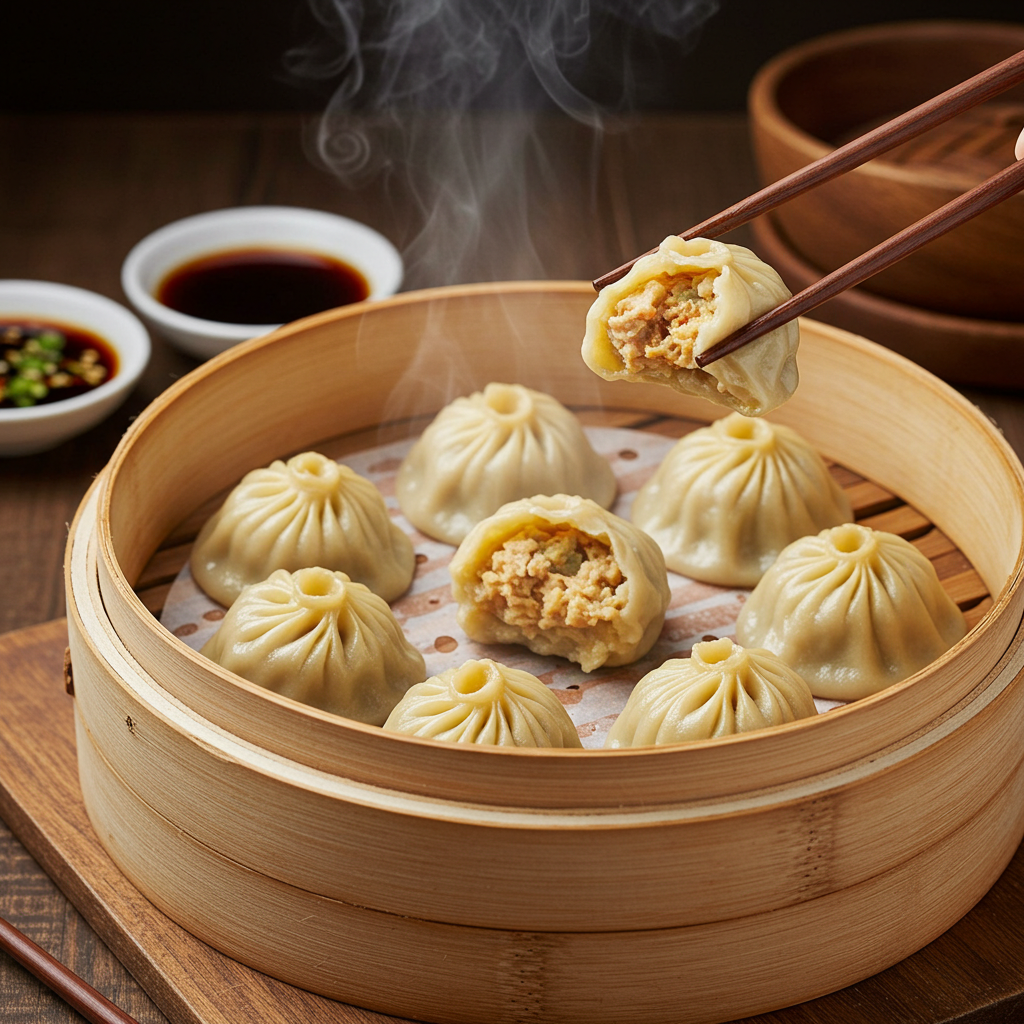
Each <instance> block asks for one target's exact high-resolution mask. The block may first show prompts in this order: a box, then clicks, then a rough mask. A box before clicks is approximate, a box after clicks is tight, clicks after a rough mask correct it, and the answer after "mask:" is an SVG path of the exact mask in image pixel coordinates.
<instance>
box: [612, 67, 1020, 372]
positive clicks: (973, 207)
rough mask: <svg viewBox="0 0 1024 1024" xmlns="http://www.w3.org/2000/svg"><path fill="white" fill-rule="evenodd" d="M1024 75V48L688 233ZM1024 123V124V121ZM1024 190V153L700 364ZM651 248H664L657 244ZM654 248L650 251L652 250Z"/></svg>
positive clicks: (797, 187) (846, 166) (915, 130)
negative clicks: (1020, 157)
mask: <svg viewBox="0 0 1024 1024" xmlns="http://www.w3.org/2000/svg"><path fill="white" fill-rule="evenodd" d="M1018 82H1024V50H1022V51H1021V52H1020V53H1017V54H1015V55H1014V56H1012V57H1009V58H1007V59H1006V60H1004V61H1002V62H1001V63H999V64H996V65H994V66H993V67H991V68H989V69H988V70H987V71H983V72H982V73H981V74H980V75H975V76H974V78H969V79H968V80H967V81H966V82H961V83H960V84H959V85H957V86H955V87H954V88H952V89H949V90H947V91H946V92H944V93H941V94H940V95H938V96H936V97H934V98H933V99H930V100H928V102H926V103H922V104H921V105H920V106H917V107H914V109H913V110H909V111H907V112H906V113H905V114H901V115H900V116H899V117H896V118H893V120H891V121H888V122H886V123H885V124H883V125H881V126H880V127H879V128H875V129H874V130H873V131H870V132H868V133H867V134H866V135H862V136H861V137H860V138H859V139H854V140H853V142H850V143H847V145H845V146H842V147H840V148H839V149H836V150H834V151H833V152H831V153H829V154H828V155H827V156H823V157H822V158H821V159H820V160H815V161H814V162H813V163H810V164H807V166H806V167H801V168H800V169H799V170H798V171H794V172H793V173H792V174H789V175H787V176H786V177H785V178H780V179H779V180H778V181H776V182H775V183H774V184H772V185H769V186H768V187H767V188H763V189H761V191H760V192H755V193H754V194H753V195H752V196H748V197H747V198H746V199H744V200H741V201H740V202H738V203H736V204H735V205H734V206H730V207H729V208H728V209H726V210H723V211H722V212H721V213H717V214H715V216H713V217H710V218H708V219H707V220H705V221H702V222H701V223H700V224H697V225H695V226H694V227H692V228H690V229H689V230H688V231H684V232H683V233H682V234H681V235H680V238H683V239H691V238H698V237H704V238H714V237H715V236H716V235H720V234H722V233H723V232H725V231H729V230H730V229H732V228H736V227H739V226H740V225H741V224H746V223H747V221H750V220H753V219H754V218H755V217H759V216H760V215H761V214H763V213H767V212H768V211H769V210H774V209H775V208H776V207H777V206H781V205H782V204H783V203H785V202H786V201H787V200H790V199H793V198H795V197H796V196H799V195H802V194H803V193H804V192H807V191H809V190H810V189H812V188H815V187H816V186H817V185H821V184H823V183H824V182H826V181H830V180H831V179H832V178H837V177H838V176H839V175H841V174H844V173H845V172H846V171H849V170H852V169H853V168H854V167H859V166H860V165H861V164H863V163H866V162H867V161H868V160H871V159H873V158H874V157H876V156H879V155H880V154H882V153H885V152H887V151H888V150H890V149H893V148H895V147H896V146H898V145H900V144H901V143H903V142H906V141H908V140H909V139H912V138H915V137H916V136H918V135H920V134H922V133H923V132H926V131H928V129H929V128H933V127H935V125H938V124H942V122H943V121H948V120H949V119H950V118H952V117H955V116H956V115H957V114H960V113H962V112H963V111H965V110H968V109H970V108H971V107H973V106H976V105H977V104H979V103H984V102H985V101H986V100H988V99H991V98H992V97H993V96H998V95H999V94H1000V93H1001V92H1004V91H1005V90H1006V89H1009V88H1010V87H1011V86H1013V85H1016V84H1017V83H1018ZM1022 127H1024V125H1022ZM1022 189H1024V159H1019V160H1016V161H1015V162H1014V163H1012V164H1011V165H1010V166H1009V167H1007V168H1005V169H1004V170H1002V171H1000V172H999V173H997V174H994V175H993V176H992V177H991V178H989V179H988V180H987V181H985V182H982V184H980V185H978V186H977V187H976V188H973V189H971V190H970V191H969V192H965V193H964V194H963V195H962V196H960V197H958V198H957V199H954V200H953V201H952V202H950V203H947V204H946V205H945V206H942V207H940V208H939V209H938V210H936V211H935V212H934V213H930V214H929V215H928V216H927V217H922V218H921V220H919V221H917V222H916V223H915V224H911V225H910V227H908V228H904V230H903V231H900V232H898V233H897V234H895V235H893V236H892V237H891V238H889V239H887V240H886V241H884V242H881V243H880V244H879V245H876V246H875V247H874V248H873V249H870V250H869V251H868V252H866V253H864V254H863V255H862V256H858V257H857V258H856V259H855V260H851V261H850V262H849V263H847V264H845V265H844V266H842V267H840V268H839V269H838V270H835V271H833V272H832V273H831V274H829V275H827V276H826V277H823V278H821V279H820V280H819V281H816V282H815V283H814V284H812V285H811V286H810V287H808V288H805V289H804V290H803V291H802V292H799V293H797V294H796V295H794V296H793V297H792V298H791V299H787V300H786V301H785V302H783V303H781V304H780V305H778V306H776V307H775V308H774V309H771V310H769V311H768V312H767V313H764V314H762V315H761V316H759V317H757V318H756V319H754V320H751V321H750V323H748V324H746V325H745V326H744V327H742V328H740V329H739V330H738V331H735V332H734V333H733V334H730V335H729V336H728V337H726V338H723V339H722V340H721V341H719V342H716V343H715V344H714V345H712V346H711V347H710V348H709V349H708V350H707V351H706V352H703V353H701V354H700V355H698V356H697V357H696V362H697V365H698V366H700V367H704V366H707V365H708V364H709V363H713V362H714V361H715V360H716V359H721V358H722V356H726V355H729V354H730V353H731V352H735V351H736V350H737V349H738V348H742V347H743V346H744V345H746V344H749V343H750V342H751V341H753V340H754V339H755V338H759V337H760V336H761V335H762V334H767V333H768V332H769V331H772V330H774V329H775V328H776V327H780V326H782V324H784V323H786V322H787V321H789V320H793V319H795V318H796V317H798V316H802V315H803V314H804V313H807V312H809V311H810V310H812V309H814V307H815V306H820V305H821V304H822V303H823V302H827V301H828V300H829V299H831V298H833V297H834V296H836V295H838V294H839V293H840V292H843V291H846V289H847V288H852V287H853V286H854V285H857V284H860V283H861V281H866V280H867V279H868V278H869V277H871V276H873V275H874V274H877V273H878V272H879V271H881V270H885V268H886V267H889V266H891V265H892V264H893V263H896V262H897V261H898V260H901V259H903V257H904V256H907V255H909V254H910V253H912V252H914V251H915V250H917V249H920V248H921V247H922V246H923V245H927V244H928V242H930V241H932V240H933V239H935V238H938V237H939V236H940V235H944V234H945V233H946V232H947V231H952V230H953V228H955V227H957V226H959V225H960V224H963V223H964V222H965V221H968V220H970V219H971V218H972V217H977V216H978V214H980V213H984V212H985V210H988V209H990V208H991V207H993V206H995V205H997V204H998V203H1001V202H1003V200H1005V199H1008V198H1009V197H1010V196H1012V195H1015V194H1016V193H1017V192H1020V191H1021V190H1022ZM650 252H657V250H656V249H652V250H650ZM644 255H645V256H646V255H650V253H644ZM637 259H640V257H639V256H638V257H636V259H633V260H630V261H629V262H628V263H624V264H623V265H622V266H621V267H618V268H617V269H615V270H612V271H610V272H609V273H607V274H605V275H603V276H602V277H599V278H597V279H596V280H595V281H594V288H595V289H597V290H598V291H600V290H601V289H602V288H604V287H605V285H608V284H612V283H613V282H615V281H618V280H619V279H620V278H622V277H624V276H625V275H626V274H627V273H628V271H629V270H630V269H631V268H632V266H633V264H634V263H635V262H636V260H637Z"/></svg>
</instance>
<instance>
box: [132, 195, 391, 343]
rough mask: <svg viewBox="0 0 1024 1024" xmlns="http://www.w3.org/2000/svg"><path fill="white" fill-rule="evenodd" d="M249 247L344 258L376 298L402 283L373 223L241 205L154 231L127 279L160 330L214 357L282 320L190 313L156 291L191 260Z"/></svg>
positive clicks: (136, 301) (141, 309) (136, 303)
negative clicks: (237, 319) (206, 316)
mask: <svg viewBox="0 0 1024 1024" xmlns="http://www.w3.org/2000/svg"><path fill="white" fill-rule="evenodd" d="M245 248H260V249H268V250H273V249H280V250H285V251H287V250H305V251H308V252H312V253H318V254H321V255H323V256H327V257H331V258H333V259H336V260H340V261H341V262H343V263H347V264H348V265H349V266H351V267H353V268H355V269H356V270H357V271H359V273H360V274H362V276H363V277H364V278H365V279H366V282H367V285H368V287H369V295H368V299H370V300H373V299H381V298H385V297H386V296H388V295H393V294H394V293H395V292H396V291H397V290H398V288H399V287H400V285H401V283H402V273H403V267H402V258H401V256H400V255H399V253H398V250H397V249H396V248H395V247H394V246H393V245H392V244H391V242H389V241H388V240H387V239H386V238H385V237H384V236H383V235H381V234H380V233H379V232H377V231H374V230H373V228H370V227H367V226H366V225H365V224H361V223H359V222H358V221H355V220H351V219H349V218H348V217H340V216H338V215H336V214H333V213H325V212H323V211H321V210H309V209H303V208H301V207H294V206H238V207H231V208H229V209H224V210H213V211H211V212H209V213H200V214H196V215H195V216H192V217H185V218H184V219H182V220H178V221H174V222H173V223H171V224H167V225H165V226H164V227H162V228H159V229H158V230H156V231H154V232H153V233H152V234H150V235H147V236H146V237H145V238H143V239H142V241H140V242H139V243H138V244H136V245H135V247H134V248H133V249H132V250H131V252H129V253H128V256H127V257H126V259H125V261H124V264H123V265H122V268H121V285H122V287H123V288H124V291H125V294H126V295H127V296H128V300H129V301H130V302H131V304H132V306H133V307H134V308H135V310H136V312H137V313H138V314H139V315H140V316H141V317H142V319H143V320H144V321H145V322H146V323H147V324H148V326H149V327H150V329H151V330H152V331H154V332H156V333H157V334H159V335H160V336H161V337H163V338H166V339H167V340H168V341H169V342H171V344H173V345H175V346H176V347H178V348H179V349H181V350H182V351H184V352H186V353H188V354H189V355H191V356H194V357H195V358H197V359H209V358H210V357H211V356H214V355H216V354H217V353H218V352H223V351H224V350H225V349H227V348H229V347H230V346H232V345H235V344H237V343H238V342H240V341H246V340H247V339H249V338H255V337H258V336H259V335H261V334H266V333H267V332H268V331H272V330H274V329H275V328H277V327H280V326H281V325H280V324H279V323H270V324H243V323H225V322H222V321H219V320H208V319H203V318H200V317H197V316H190V315H189V314H187V313H182V312H179V311H178V310H175V309H171V308H170V307H169V306H167V305H165V304H164V303H162V302H160V301H159V300H158V299H157V298H156V293H157V291H158V289H159V288H160V286H161V283H162V282H163V281H164V280H165V279H166V278H167V277H168V275H170V274H171V273H172V272H173V271H175V270H177V269H179V268H180V267H182V266H184V265H186V264H188V263H189V262H191V261H193V260H196V259H199V258H202V257H204V256H209V255H213V254H216V253H221V252H228V251H231V250H239V249H245Z"/></svg>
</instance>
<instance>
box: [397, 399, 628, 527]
mask: <svg viewBox="0 0 1024 1024" xmlns="http://www.w3.org/2000/svg"><path fill="white" fill-rule="evenodd" d="M615 490H616V485H615V475H614V473H613V472H612V468H611V466H610V465H609V463H608V461H607V460H606V459H604V458H602V457H601V456H600V455H598V454H597V452H595V451H594V449H593V448H592V447H591V445H590V442H589V441H588V440H587V437H586V434H584V432H583V428H582V427H581V426H580V424H579V421H578V420H577V419H576V417H575V416H574V415H573V414H572V413H571V412H570V411H569V410H568V409H566V408H565V406H563V405H562V404H561V403H560V402H558V401H557V400H556V399H554V398H552V397H551V396H550V395H545V394H543V393H541V392H539V391H531V390H530V389H529V388H525V387H523V386H522V385H520V384H488V385H487V387H485V388H484V390H483V391H482V392H477V393H476V394H473V395H470V396H469V397H468V398H456V399H455V401H454V402H452V403H451V404H450V405H448V406H446V407H445V408H444V409H442V410H441V411H440V412H439V413H438V414H437V417H436V418H435V419H434V421H433V422H432V423H431V424H430V426H429V427H427V429H426V430H425V431H424V432H423V435H422V436H421V437H420V439H419V440H418V441H417V442H416V444H415V445H414V446H413V449H412V451H410V452H409V454H408V456H407V457H406V458H405V461H404V462H403V463H402V466H401V468H400V469H399V471H398V479H397V481H396V483H395V493H396V494H397V496H398V503H399V505H400V506H401V509H402V511H403V512H404V513H405V516H406V518H407V519H408V520H409V522H411V523H412V524H413V525H414V526H415V527H416V528H417V529H419V530H422V531H423V533H425V534H427V535H428V536H430V537H434V538H436V539H438V540H443V541H446V542H447V543H449V544H459V543H461V542H462V540H463V538H464V537H465V536H466V534H467V533H469V531H470V530H471V529H472V528H473V527H474V526H475V525H476V524H477V523H478V522H480V520H481V519H485V518H486V517H487V516H489V515H491V514H492V513H493V512H496V511H497V510H498V509H499V508H500V507H501V506H502V505H504V504H505V503H506V502H509V501H515V500H516V499H517V498H528V497H529V496H530V495H532V494H561V493H565V494H579V495H581V496H582V497H584V498H592V499H593V500H594V501H596V502H597V503H598V504H599V505H603V506H605V507H608V506H609V505H611V503H612V502H613V501H614V500H615Z"/></svg>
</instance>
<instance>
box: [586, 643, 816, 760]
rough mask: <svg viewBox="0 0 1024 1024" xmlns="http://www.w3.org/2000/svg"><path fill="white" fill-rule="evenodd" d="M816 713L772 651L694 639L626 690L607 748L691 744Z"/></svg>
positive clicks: (804, 690) (797, 680) (805, 690)
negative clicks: (682, 654) (686, 653)
mask: <svg viewBox="0 0 1024 1024" xmlns="http://www.w3.org/2000/svg"><path fill="white" fill-rule="evenodd" d="M815 714H817V710H816V709H815V707H814V698H813V697H812V696H811V691H810V690H809V689H808V687H807V684H806V683H805V682H804V681H803V679H801V678H800V676H799V675H797V673H796V672H794V671H793V670H792V669H791V668H789V667H788V666H786V665H785V664H783V662H782V660H781V659H780V658H778V657H777V656H776V655H774V654H772V653H771V651H764V650H751V649H749V648H743V647H740V646H739V645H738V644H734V643H733V642H732V640H729V639H728V638H726V637H723V638H721V639H718V640H708V641H705V642H703V643H699V644H694V647H693V651H692V652H691V655H690V657H689V658H673V659H672V660H670V661H666V662H665V663H664V664H663V665H662V666H661V667H660V668H656V669H654V670H653V671H652V672H648V673H647V675H645V676H644V677H643V678H642V679H641V680H640V681H639V682H638V683H637V684H636V686H635V687H634V688H633V692H632V693H631V694H630V696H629V700H628V701H627V702H626V706H625V708H623V710H622V713H621V714H620V715H619V717H618V718H617V719H616V720H615V722H614V724H613V725H612V727H611V730H610V731H609V733H608V738H607V740H605V746H606V747H612V748H614V747H643V746H651V745H658V744H662V743H691V742H693V741H694V740H709V739H714V738H716V737H719V736H732V735H734V734H735V733H741V732H750V731H751V730H753V729H765V728H768V727H769V726H773V725H782V724H784V723H785V722H792V721H795V720H796V719H798V718H808V717H810V716H812V715H815Z"/></svg>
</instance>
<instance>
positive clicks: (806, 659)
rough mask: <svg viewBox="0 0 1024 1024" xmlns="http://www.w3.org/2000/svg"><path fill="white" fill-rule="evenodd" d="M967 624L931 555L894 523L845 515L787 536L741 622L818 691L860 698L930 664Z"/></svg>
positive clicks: (749, 638)
mask: <svg viewBox="0 0 1024 1024" xmlns="http://www.w3.org/2000/svg"><path fill="white" fill-rule="evenodd" d="M966 633H967V623H966V622H965V621H964V617H963V613H962V612H961V611H960V609H959V608H958V607H957V606H956V604H955V602H954V601H953V599H952V598H951V597H950V596H949V595H948V594H947V593H946V591H945V590H944V589H943V587H942V584H941V583H940V582H939V578H938V576H937V575H936V573H935V568H934V567H933V566H932V564H931V562H929V561H928V559H927V558H925V556H924V555H923V554H921V552H920V551H918V550H917V548H915V547H914V545H913V544H911V543H910V542H909V541H906V540H904V539H903V538H902V537H899V536H897V535H896V534H893V533H885V532H883V531H881V530H872V529H871V528H870V527H867V526H859V525H855V524H853V523H847V524H846V525H844V526H836V527H833V528H832V529H830V530H822V532H821V533H819V534H817V535H816V536H813V537H803V538H801V539H800V540H797V541H794V542H793V543H792V544H790V545H789V547H787V548H786V549H785V550H784V551H783V552H782V553H781V554H780V555H779V557H778V558H777V559H776V560H775V562H774V564H773V565H772V567H771V568H770V569H769V570H768V571H767V572H766V573H765V574H764V576H763V577H762V579H761V582H760V583H758V585H757V586H756V587H755V588H754V591H753V593H752V594H751V595H750V597H749V599H748V600H747V602H746V604H745V605H744V606H743V610H742V611H741V612H740V616H739V621H738V622H737V625H736V636H737V639H738V640H739V642H740V643H742V644H746V645H749V646H756V647H767V648H768V650H770V651H774V652H775V653H776V654H777V655H778V656H779V657H780V658H782V660H783V661H785V662H786V664H787V665H789V666H791V667H792V668H794V669H795V670H796V671H797V672H799V673H800V675H801V676H803V678H804V679H805V680H807V684H808V685H809V686H810V688H811V691H812V692H813V693H814V695H815V696H816V697H829V698H832V699H834V700H856V699H857V698H859V697H866V696H869V695H870V694H872V693H877V692H878V691H879V690H881V689H882V688H883V687H886V686H889V685H891V684H892V683H897V682H899V681H900V680H901V679H905V678H906V677H907V676H909V675H911V674H913V673H914V672H916V671H917V670H918V669H921V668H924V666H925V665H927V664H928V663H929V662H931V661H934V660H935V659H936V658H937V657H938V656H939V655H940V654H942V653H943V652H945V651H946V650H948V649H949V648H950V647H952V646H953V644H955V643H956V642H957V641H958V640H960V639H961V638H962V637H963V636H964V635H965V634H966Z"/></svg>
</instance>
